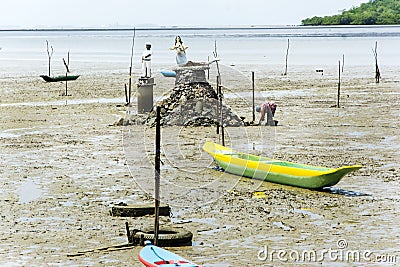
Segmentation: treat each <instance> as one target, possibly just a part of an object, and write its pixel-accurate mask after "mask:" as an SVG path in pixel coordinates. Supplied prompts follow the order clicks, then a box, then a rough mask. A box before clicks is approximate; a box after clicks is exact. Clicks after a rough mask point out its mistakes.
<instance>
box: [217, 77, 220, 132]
mask: <svg viewBox="0 0 400 267" xmlns="http://www.w3.org/2000/svg"><path fill="white" fill-rule="evenodd" d="M219 78H220V77H219V75H218V76H217V98H218V99H217V112H216V113H217V119H218V117H219V116H218V115H219V110H220V109H219ZM217 134H219V123H217Z"/></svg>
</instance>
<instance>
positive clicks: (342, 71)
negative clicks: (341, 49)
mask: <svg viewBox="0 0 400 267" xmlns="http://www.w3.org/2000/svg"><path fill="white" fill-rule="evenodd" d="M343 71H344V54H343V61H342V72H343Z"/></svg>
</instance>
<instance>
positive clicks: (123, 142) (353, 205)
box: [0, 66, 400, 266]
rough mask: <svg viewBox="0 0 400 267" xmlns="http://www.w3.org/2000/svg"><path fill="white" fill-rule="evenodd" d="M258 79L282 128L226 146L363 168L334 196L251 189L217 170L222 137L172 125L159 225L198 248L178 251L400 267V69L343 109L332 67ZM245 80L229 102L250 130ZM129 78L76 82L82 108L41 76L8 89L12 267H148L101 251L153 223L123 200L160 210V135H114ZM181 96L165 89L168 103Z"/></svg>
mask: <svg viewBox="0 0 400 267" xmlns="http://www.w3.org/2000/svg"><path fill="white" fill-rule="evenodd" d="M256 67H257V68H256V70H257V71H256V90H257V94H256V103H258V104H260V103H262V102H263V101H264V100H265V99H268V100H271V101H275V102H276V103H277V105H278V108H277V111H276V115H275V119H276V120H278V121H279V124H278V126H277V127H260V126H252V127H236V128H235V127H232V128H227V129H226V140H227V141H226V142H227V144H228V145H232V146H235V147H236V148H239V149H242V150H247V151H248V152H253V153H255V154H265V155H268V156H270V157H274V158H277V159H282V160H288V161H294V162H299V163H305V164H312V165H320V166H326V167H339V166H342V165H355V164H361V165H363V168H362V169H360V170H358V171H356V172H354V173H351V174H350V175H347V176H345V177H344V178H343V179H342V181H341V182H340V183H338V184H337V185H336V186H334V189H332V190H324V191H315V190H307V189H301V188H295V187H290V186H284V185H279V184H272V183H268V182H260V181H253V180H251V179H247V178H240V177H238V176H234V175H230V174H227V173H223V172H220V171H218V170H216V169H215V168H214V167H215V164H214V163H213V162H212V159H211V158H210V157H209V156H208V155H206V154H205V153H204V152H202V151H201V146H202V145H203V143H204V141H205V140H206V139H210V140H213V141H215V142H218V141H219V138H220V137H219V136H218V135H217V134H216V128H215V127H165V128H163V129H162V142H161V143H162V155H161V159H162V161H163V165H162V167H161V179H162V184H161V185H162V187H161V191H162V201H163V202H165V203H168V204H169V205H170V206H171V208H172V215H171V217H162V218H161V224H163V225H174V226H177V227H184V228H186V229H188V230H190V231H191V232H192V233H193V234H194V237H193V246H191V247H181V248H171V249H170V250H171V251H173V252H175V253H178V254H180V255H181V256H183V257H185V258H187V259H190V260H192V261H194V262H196V263H198V264H201V265H204V266H269V265H270V266H281V265H286V264H287V265H290V264H293V265H298V264H304V265H305V266H306V265H307V266H310V265H320V264H321V262H322V263H323V265H325V266H337V264H338V263H340V264H342V265H343V266H344V265H346V264H349V263H359V264H361V265H364V264H370V263H371V264H375V265H376V266H378V265H380V264H382V262H385V263H387V262H389V263H393V264H394V263H396V262H397V263H398V262H399V261H400V254H399V249H398V248H399V246H400V244H399V240H400V230H399V228H398V214H399V209H400V204H399V203H400V202H399V195H398V185H399V180H400V178H399V171H400V170H399V163H400V155H399V151H400V140H399V128H400V125H399V115H400V87H399V86H400V85H399V82H400V75H399V73H400V72H399V69H398V68H396V67H392V68H388V69H386V70H385V72H384V73H383V79H382V80H381V83H379V84H376V83H375V80H374V77H373V73H372V72H371V71H370V70H369V69H368V68H367V67H365V66H364V67H354V68H351V69H350V68H349V69H348V70H346V71H345V72H344V73H343V75H342V82H341V97H340V108H337V107H335V105H336V100H337V77H336V76H337V75H336V72H335V69H334V68H332V69H331V70H329V69H328V70H326V71H325V73H324V75H321V74H320V73H317V72H315V71H314V70H310V68H302V67H298V68H295V69H291V70H290V72H289V73H288V75H287V76H281V75H280V74H279V73H274V72H271V71H270V70H268V69H266V68H265V67H263V66H256ZM238 68H241V75H242V76H240V75H239V76H238V77H236V78H235V75H229V83H230V85H227V88H225V92H226V96H225V99H224V101H225V103H226V104H227V105H229V106H230V107H231V108H232V110H234V111H235V112H237V113H238V114H239V115H240V116H244V117H246V119H247V120H251V119H252V110H251V98H250V97H251V83H250V82H249V81H246V83H245V84H243V76H245V77H250V75H249V74H250V71H251V70H254V68H255V67H254V66H251V67H250V66H239V67H238ZM238 73H239V72H238ZM225 77H226V78H228V75H226V76H225ZM124 79H126V77H124V76H123V75H120V74H115V75H106V76H99V75H90V76H81V77H80V78H79V79H78V80H76V81H74V82H71V83H69V92H68V93H69V94H70V96H63V92H64V90H65V89H64V87H65V85H64V84H62V83H52V84H50V83H45V82H43V81H42V80H41V78H40V77H31V76H28V77H19V78H3V79H2V80H1V87H0V93H1V102H0V111H1V117H0V120H1V124H0V127H1V129H0V149H1V151H2V152H1V154H0V157H1V165H0V173H1V179H0V184H1V188H2V194H1V196H0V203H1V206H2V209H1V212H0V213H1V222H0V240H1V242H0V243H1V244H0V254H1V257H0V265H5V266H26V265H28V264H29V265H31V266H45V265H50V266H141V264H140V262H139V260H138V259H137V253H138V251H139V250H140V247H134V248H130V249H122V250H113V251H109V250H98V248H101V247H107V246H112V245H117V244H123V243H126V242H127V238H126V233H125V222H128V223H129V225H130V227H131V228H132V229H134V228H141V227H144V226H151V225H153V223H154V218H153V217H152V216H145V217H141V218H120V217H112V216H110V210H111V207H112V206H113V205H116V204H118V203H121V202H124V203H127V204H137V203H152V202H153V197H152V193H153V192H152V187H153V182H154V162H153V161H154V132H155V130H154V128H150V127H148V126H145V125H128V126H115V125H114V124H115V122H117V121H118V120H119V119H120V118H124V117H125V116H126V112H127V111H128V110H129V108H128V107H126V106H125V105H124V104H125V97H124V95H123V82H121V81H122V80H124ZM156 79H157V77H156ZM169 85H170V84H168V83H166V84H165V86H164V85H163V84H162V83H158V87H157V88H156V89H155V92H154V93H155V95H156V98H157V97H159V96H161V95H162V94H165V93H167V91H168V89H171V88H168V86H169ZM163 86H164V87H163ZM135 105H136V103H135V101H134V102H133V106H132V107H131V108H130V110H131V112H133V113H134V111H135V107H136V106H135ZM256 117H258V114H256ZM89 250H93V251H89ZM79 251H86V253H82V254H81V255H79V256H78V255H76V254H79V253H78V252H79Z"/></svg>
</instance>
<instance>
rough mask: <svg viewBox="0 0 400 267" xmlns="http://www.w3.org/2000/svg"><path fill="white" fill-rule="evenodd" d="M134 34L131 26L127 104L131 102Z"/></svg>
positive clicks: (134, 30) (134, 29) (134, 31)
mask: <svg viewBox="0 0 400 267" xmlns="http://www.w3.org/2000/svg"><path fill="white" fill-rule="evenodd" d="M135 36H136V28H135V27H134V28H133V37H132V47H131V65H130V67H129V82H128V84H129V87H128V88H129V90H128V96H129V97H128V105H130V104H131V92H132V65H133V52H134V47H135Z"/></svg>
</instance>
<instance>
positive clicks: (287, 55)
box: [283, 39, 290, 76]
mask: <svg viewBox="0 0 400 267" xmlns="http://www.w3.org/2000/svg"><path fill="white" fill-rule="evenodd" d="M289 42H290V41H289V39H288V40H287V49H286V67H285V73H284V74H283V75H285V76H286V75H287V69H288V57H289Z"/></svg>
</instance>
